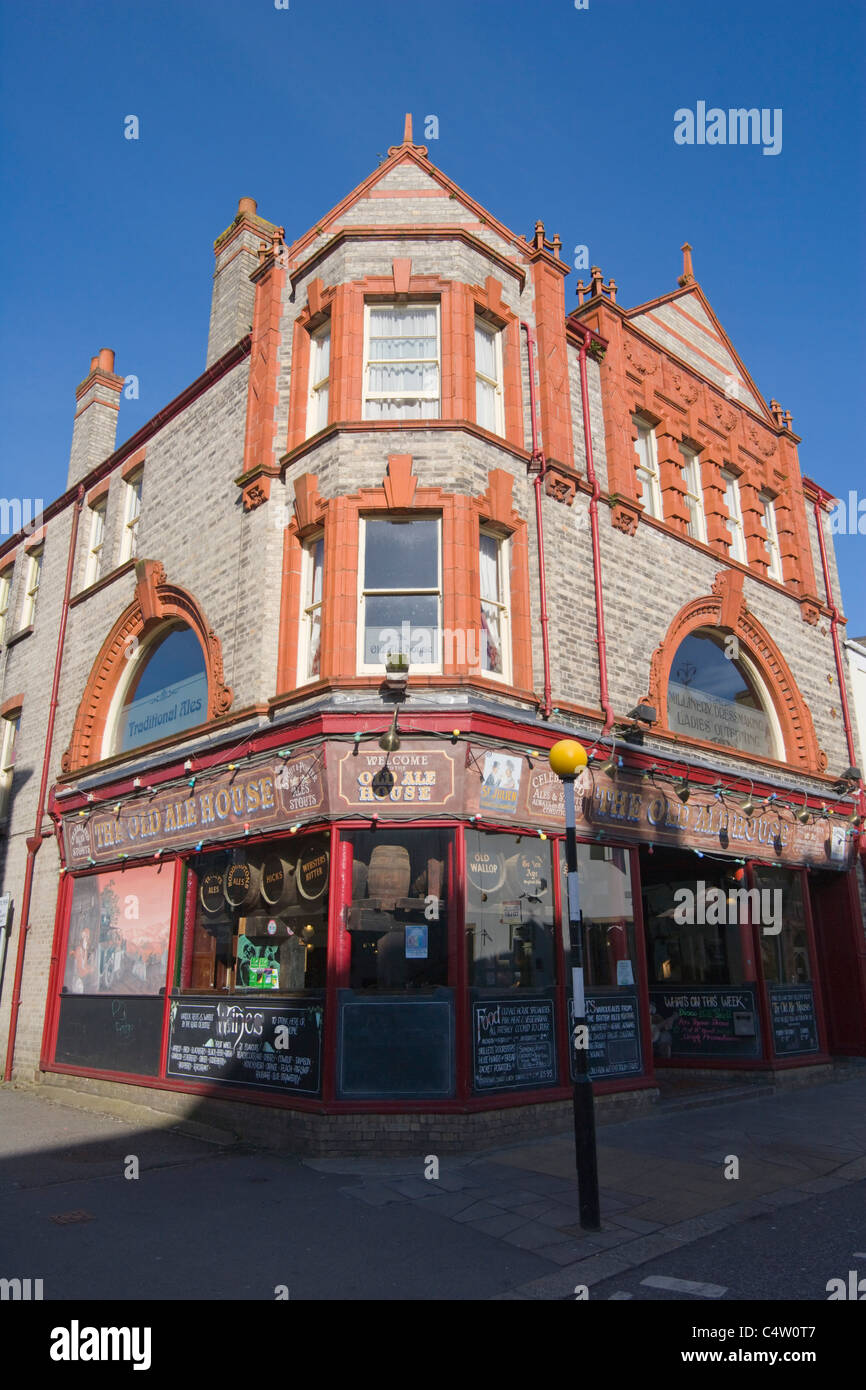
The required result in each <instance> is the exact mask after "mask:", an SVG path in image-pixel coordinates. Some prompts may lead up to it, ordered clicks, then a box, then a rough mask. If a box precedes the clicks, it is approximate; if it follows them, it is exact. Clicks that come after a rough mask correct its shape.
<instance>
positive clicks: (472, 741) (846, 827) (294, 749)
mask: <svg viewBox="0 0 866 1390" xmlns="http://www.w3.org/2000/svg"><path fill="white" fill-rule="evenodd" d="M398 713H399V710H398ZM392 730H393V739H392V742H391V744H390V746H389V745H388V740H387V737H386V736H383V735H382V734H381V733H380V731H379V730H371V731H369V732H366V731H365V732H359V731H355V732H348V731H343V730H339V731H335V732H328V733H327V734H325V735H322V736H321V737H322V738H324V739H325V740H326V742H328V743H343V744H346V745H347V746H348V747H349V748H350V749H351V750H352V752H353V753H354V754H355V755H357V754H359V753H360V752H361V750H362V747H363V745H364V744H365V743H368V742H371V741H373V740H376V741H377V742H378V744H379V746H380V747H386V756H385V761H384V764H383V768H382V769H380V773H379V776H380V777H381V773H382V772H383V771H384V772H386V773H389V772H390V769H389V760H390V757H391V753H392V752H396V751H397V750H398V749H399V748H400V738H399V733H402V734H403V736H404V737H406V738H412V739H415V738H425V739H433V740H438V741H440V742H442V743H445V744H450V745H451V746H455V745H458V744H460V743H465V744H466V745H467V762H469V761H471V762H472V763H473V764H474V765H475V767H476V769H477V770H478V772H479V773H480V774H481V776H482V778H483V769H482V767H481V765H480V764H479V762H478V759H477V758H476V756H475V752H474V749H473V745H474V746H475V747H476V748H478V749H480V750H482V751H484V752H487V751H492V750H498V751H499V752H505V753H508V754H509V755H510V756H512V757H522V758H525V759H526V762H527V764H528V766H529V767H530V768H534V767H537V766H538V765H539V764H542V765H546V764H547V756H548V755H547V750H542V749H538V748H535V747H530V746H529V745H528V744H520V743H517V742H514V743H508V744H505V743H503V742H502V741H497V740H494V739H490V738H489V737H485V736H483V735H478V734H468V733H465V732H464V731H463V730H462V729H460V728H459V727H455V728H452V729H425V728H418V727H416V726H414V725H413V726H412V727H411V728H405V729H401V730H398V727H397V718H396V716H395V719H394V722H393V725H392ZM256 737H257V735H256V734H250V735H248V736H247V737H246V738H245V739H243V740H242V741H241V742H240V743H239V744H237V745H236V746H235V747H234V748H231V749H229V750H227V751H226V752H225V753H224V754H223V755H222V756H223V758H225V759H226V761H225V762H223V761H221V762H220V765H219V771H221V772H227V773H228V774H229V777H228V784H229V785H230V784H231V783H232V782H233V781H234V778H235V777H236V776H237V774H238V773H239V772H240V771H242V770H243V768H244V766H246V767H249V768H250V769H254V768H256V767H258V766H260V765H264V764H266V763H267V762H269V761H272V760H273V759H274V758H275V757H276V758H280V759H283V760H284V762H285V761H286V760H288V759H290V758H291V759H296V758H302V757H304V756H305V755H308V756H310V757H311V759H312V760H313V761H312V765H311V766H310V767H308V768H307V769H306V770H304V771H302V772H299V773H297V787H298V788H299V789H303V786H304V784H305V782H308V781H310V780H311V779H312V778H313V777H314V776H315V775H317V774H318V772H319V770H320V768H321V767H322V766H323V764H324V760H325V750H324V745H323V744H318V746H317V744H316V743H314V742H312V741H308V742H303V743H299V744H297V745H295V746H291V747H282V748H278V749H276V750H275V752H267V753H261V752H257V751H256V750H255V749H254V748H253V747H252V744H253V743H254V741H255V738H256ZM600 745H601V737H599V738H596V740H595V742H594V743H593V744H592V745H591V746H590V747H589V748H588V750H587V765H586V768H585V769H584V772H585V773H586V774H587V775H588V777H589V788H588V792H589V795H588V797H587V795H586V792H584V798H583V806H584V808H585V816H586V824H582V825H581V826H580V828H579V831H580V834H581V836H584V837H586V838H590V837H591V838H594V839H595V840H596V841H606V842H608V843H615V842H617V841H618V840H620V839H622V838H623V837H622V835H621V834H618V833H617V829H616V827H615V826H614V827H610V826H605V825H601V824H599V823H598V822H597V821H596V820H594V819H593V805H594V803H595V801H596V798H597V796H598V792H599V789H598V787H597V783H596V772H597V771H598V772H600V773H601V774H603V775H604V776H606V777H607V778H609V779H610V780H611V781H612V782H613V784H614V786H615V785H616V783H617V779H618V777H619V774H620V772H623V771H625V772H626V773H627V774H628V775H629V778H630V781H629V783H627V784H626V786H630V787H631V788H632V789H633V788H634V785H635V784H634V782H632V781H631V778H632V777H633V776H634V774H637V773H639V776H638V778H637V783H638V785H640V784H643V785H646V784H647V783H649V784H650V785H651V786H652V787H654V788H655V789H656V791H657V792H658V793H659V795H660V797H661V798H663V802H664V808H663V814H664V823H663V829H664V830H666V831H668V832H675V831H676V830H678V829H683V828H685V827H684V825H683V824H682V822H681V821H680V819H679V817H680V815H681V814H682V813H680V812H678V811H677V812H676V814H675V817H674V818H673V819H671V818H670V806H671V802H670V800H669V796H668V789H670V791H671V792H672V793H673V794H674V795H675V796H676V798H677V799H678V801H679V802H680V804H681V805H683V806H686V805H687V803H688V801H689V798H690V796H691V794H692V792H693V791H698V792H699V793H704V792H707V791H709V792H712V793H713V801H712V802H710V803H708V804H709V805H710V806H716V805H720V806H721V807H722V808H723V813H724V822H723V823H720V824H719V826H718V834H719V837H720V840H721V838H722V836H727V833H728V829H729V825H730V818H731V816H732V815H739V816H741V817H742V818H743V820H744V822H745V824H747V825H750V826H754V825H755V824H756V823H759V822H761V821H763V820H765V818H766V817H767V816H774V817H775V818H776V825H775V827H774V829H775V834H774V835H773V837H772V840H771V841H770V842H769V843H771V844H772V846H773V848H774V850H775V851H776V853H777V854H778V853H780V852H781V850H782V848H783V837H782V826H783V824H790V825H791V826H792V827H794V826H795V823H799V824H800V825H802V826H804V827H807V826H809V825H812V824H817V823H819V822H820V821H822V820H824V821H826V822H827V825H828V830H829V832H830V834H831V836H832V830H834V829H835V830H837V831H843V832H844V836H845V839H846V841H847V840H848V839H850V838H852V837H856V836H858V835H859V834H860V829H861V827H862V826H863V825H864V822H866V817H864V816H863V815H862V814H860V812H859V810H858V808H857V806H856V805H855V807H854V809H853V811H852V812H851V813H850V814H848V812H847V810H845V809H840V807H839V806H838V805H828V804H827V802H826V801H825V800H822V801H821V803H820V809H819V810H818V809H814V808H810V807H809V805H808V802H809V795H810V794H809V792H808V791H805V790H804V791H803V792H802V797H803V800H802V803H799V802H796V801H793V800H790V799H789V798H788V797H786V796H785V795H783V794H780V793H779V792H776V791H774V792H771V793H769V794H767V795H765V796H761V795H759V796H757V797H756V796H755V791H754V786H755V784H754V780H753V779H752V778H748V779H745V778H743V779H741V780H748V781H749V783H750V789H749V792H748V795H747V796H746V799H745V800H740V799H739V798H740V797H741V795H742V793H737V792H735V791H734V790H733V789H732V788H730V787H727V786H725V784H724V783H723V782H722V781H721V780H717V781H716V782H715V783H712V784H710V783H706V782H702V781H693V780H692V779H691V773H692V772H693V771H695V768H689V766H686V767H685V770H684V771H683V772H682V773H676V772H672V771H665V770H664V769H663V768H662V767H661V766H660V764H659V763H657V762H652V763H651V764H650V765H649V766H648V767H645V768H643V769H642V770H640V769H639V768H638V767H637V766H636V765H632V766H629V767H627V766H626V765H625V763H624V760H623V757H622V755H621V754H620V753H618V752H617V745H616V740H615V739H613V740H612V741H611V744H610V749H609V752H608V751H607V750H606V749H605V748H600ZM606 752H607V756H605V753H606ZM253 760H254V761H253ZM215 770H216V769H215V768H212V767H210V766H208V767H200V768H198V769H196V768H195V766H194V762H193V759H192V758H187V759H186V760H185V762H184V766H183V771H184V776H183V777H182V778H168V779H166V780H165V781H162V782H158V783H155V784H154V783H152V782H143V781H142V777H141V776H135V777H134V778H133V782H132V795H130V794H129V793H126V794H124V796H123V797H122V798H121V799H117V797H116V796H112V797H110V798H106V799H105V800H104V801H102V800H98V799H97V797H96V795H95V794H94V792H93V791H88V792H87V793H86V797H87V805H86V806H83V807H81V808H79V810H78V818H79V819H80V820H82V821H83V822H84V824H85V825H86V824H88V823H89V821H90V819H91V817H92V816H93V815H95V814H97V813H99V814H100V815H104V814H105V811H106V809H107V808H110V809H111V810H112V812H113V813H114V815H115V816H119V815H120V814H121V811H123V810H124V809H128V808H130V807H134V806H135V805H136V804H137V803H139V802H142V801H143V802H144V803H145V804H147V803H148V802H150V801H151V800H152V799H153V798H154V797H156V796H161V795H167V794H170V793H171V792H172V791H174V790H176V789H178V788H181V787H183V786H186V787H187V788H188V790H189V792H190V793H191V792H193V791H194V790H195V787H196V784H197V782H198V781H199V780H200V779H201V778H203V777H208V778H210V777H211V776H212V774H213V773H214V771H215ZM701 770H704V769H701ZM855 771H856V769H849V772H852V773H853V772H855ZM732 775H733V774H732ZM277 776H278V778H279V773H278V774H277ZM374 782H375V779H374ZM850 783H851V779H847V778H842V779H840V782H839V783H837V784H834V789H835V788H836V787H841V786H842V785H843V784H844V785H845V790H846V793H847V795H848V796H852V795H856V793H857V786H856V784H854V785H851V784H850ZM278 785H279V782H278ZM393 785H394V783H393V775H392V780H391V781H390V782H389V780H388V777H387V776H386V777H385V778H384V779H382V780H381V781H380V784H379V787H378V788H377V787H376V786H375V785H374V786H373V789H372V790H373V795H377V796H378V797H379V798H380V800H381V802H382V804H383V808H384V806H385V805H386V804H387V802H388V799H389V792H390V789H391V787H392V786H393ZM577 790H578V793H580V791H581V790H582V788H581V779H580V778H578V779H577ZM813 799H814V798H813ZM840 799H841V798H840ZM404 804H405V803H404ZM706 804H707V803H704V802H702V805H706ZM783 813H785V815H786V816H787V815H790V817H791V820H790V822H788V821H786V820H783ZM385 818H386V813H384V809H383V813H380V812H379V811H372V812H369V813H367V812H365V811H364V810H362V809H360V808H353V809H352V810H349V811H347V812H345V813H342V812H332V813H329V814H326V815H322V816H318V817H315V816H314V817H312V818H311V819H309V820H306V821H297V822H295V823H293V824H291V825H289V826H287V827H282V829H283V830H287V831H288V833H289V834H291V835H296V834H297V833H298V832H299V831H300V830H302V829H304V830H315V829H317V828H319V827H320V826H321V824H329V825H330V824H338V823H342V822H345V821H353V822H355V823H356V824H357V822H358V821H362V822H367V823H368V824H369V825H370V828H371V829H372V830H375V829H376V828H377V827H378V826H380V825H382V824H383V820H384V819H385ZM55 819H56V821H57V823H58V824H57V828H58V834H59V822H60V819H61V816H60V814H57V813H55ZM421 821H423V822H424V823H427V824H429V823H430V822H435V821H443V822H445V821H447V822H448V823H450V824H454V823H462V824H464V825H467V826H468V827H470V828H471V829H478V830H487V829H490V830H494V831H503V830H504V827H503V826H502V825H501V823H499V822H494V821H491V820H488V819H487V818H485V817H484V816H482V815H480V814H478V813H474V814H469V815H466V814H463V815H461V814H460V813H459V812H452V811H449V812H436V811H434V810H432V809H431V810H430V811H429V812H427V811H425V812H424V813H423V814H421V815H418V816H406V815H400V816H399V823H400V824H401V825H412V824H418V823H420V822H421ZM242 824H243V832H242V835H228V836H224V837H222V838H221V841H220V842H222V839H225V840H234V839H241V838H242V839H244V840H246V839H252V838H253V837H258V838H261V837H264V836H265V835H272V834H273V833H274V827H273V826H270V825H268V826H262V825H257V826H253V825H252V824H251V823H250V822H243V823H242ZM232 829H236V827H232ZM513 830H514V831H515V832H517V831H518V830H519V831H520V834H521V835H522V836H524V837H525V836H527V835H529V836H537V837H538V838H539V839H541V840H547V839H548V838H549V837H550V836H554V837H555V836H556V835H557V834H558V833H559V832H556V831H551V832H548V831H545V830H543V829H540V828H536V829H535V830H527V829H525V828H524V827H513ZM745 838H746V839H749V838H750V837H749V836H746V837H745ZM663 842H664V841H663ZM206 843H212V841H210V840H208V841H206V839H205V838H204V837H203V838H201V839H199V840H198V841H197V842H196V843H195V845H194V846H192V848H193V849H194V850H195V851H196V852H200V851H202V850H203V849H204V848H205V845H206ZM643 843H644V844H647V842H646V841H643ZM764 843H765V841H764V840H761V841H760V844H762V845H763V844H764ZM723 847H724V845H723ZM647 848H648V851H649V853H650V854H652V853H653V852H654V849H655V844H654V843H653V842H649V843H648V844H647ZM682 848H685V849H689V848H691V850H692V853H694V854H695V855H696V856H697V858H699V859H704V858H706V859H712V860H718V861H719V862H723V863H732V862H733V863H738V864H745V863H746V859H745V858H741V857H737V856H734V855H731V854H713V853H712V852H711V851H709V850H706V849H703V850H702V849H697V848H693V847H691V846H682ZM173 853H174V851H173V849H171V848H169V849H166V848H165V847H164V846H163V847H161V848H159V849H155V850H145V849H143V848H142V849H141V850H139V849H138V848H136V849H135V850H134V851H133V853H132V854H130V853H129V852H125V851H120V852H119V853H118V855H117V856H116V858H117V859H119V860H120V862H121V865H123V864H124V863H125V862H127V861H129V860H134V861H136V862H142V861H144V862H147V861H150V860H153V861H155V862H159V861H160V860H161V859H162V858H163V857H164V856H166V855H168V856H171V854H173ZM749 857H750V858H760V857H761V856H754V855H753V856H749ZM99 862H103V861H97V860H96V859H95V858H94V857H93V856H92V855H89V856H88V857H87V860H86V861H85V863H86V867H88V868H93V867H95V866H96V865H97V864H98V863H99ZM770 862H772V863H773V864H774V866H775V867H782V866H781V865H780V864H778V863H777V862H776V861H770ZM82 867H83V866H82ZM60 872H61V873H66V872H69V869H68V868H67V867H66V866H62V867H61V870H60Z"/></svg>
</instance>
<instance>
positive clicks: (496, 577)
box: [479, 531, 511, 680]
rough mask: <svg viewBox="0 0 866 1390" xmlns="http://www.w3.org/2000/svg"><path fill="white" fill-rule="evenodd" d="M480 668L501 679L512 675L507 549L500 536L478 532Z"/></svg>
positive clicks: (507, 546)
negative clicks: (479, 533)
mask: <svg viewBox="0 0 866 1390" xmlns="http://www.w3.org/2000/svg"><path fill="white" fill-rule="evenodd" d="M480 539H481V549H480V556H479V564H480V571H481V669H482V671H487V672H488V674H489V675H491V676H501V677H502V678H503V679H504V680H508V679H510V676H511V669H510V668H511V651H510V646H511V644H510V640H509V630H508V604H509V584H508V551H509V543H508V541H507V540H506V539H504V538H503V537H502V536H497V535H494V534H493V533H492V532H489V531H482V532H481V538H480Z"/></svg>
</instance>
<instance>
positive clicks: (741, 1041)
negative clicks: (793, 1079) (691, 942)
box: [650, 985, 761, 1061]
mask: <svg viewBox="0 0 866 1390" xmlns="http://www.w3.org/2000/svg"><path fill="white" fill-rule="evenodd" d="M650 1022H651V1024H652V1030H653V1053H654V1055H655V1057H656V1060H657V1061H658V1060H661V1061H664V1060H666V1059H668V1058H670V1057H760V1055H761V1036H760V1028H759V1025H758V1001H757V999H756V997H755V987H754V985H732V986H731V987H730V989H700V988H698V989H653V990H650Z"/></svg>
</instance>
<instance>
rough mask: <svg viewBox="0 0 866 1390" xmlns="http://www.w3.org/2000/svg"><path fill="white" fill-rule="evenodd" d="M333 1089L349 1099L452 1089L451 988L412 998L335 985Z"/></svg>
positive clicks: (428, 1095)
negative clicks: (336, 1014) (336, 1013)
mask: <svg viewBox="0 0 866 1390" xmlns="http://www.w3.org/2000/svg"><path fill="white" fill-rule="evenodd" d="M338 998H339V1010H340V1012H339V1022H338V1030H337V1031H338V1037H337V1092H338V1094H339V1095H340V1096H342V1097H346V1098H348V1097H355V1098H366V1099H375V1098H379V1097H382V1098H387V1097H392V1098H398V1097H406V1098H415V1099H429V1098H435V1097H446V1096H453V1094H454V992H453V990H450V989H445V988H440V989H437V990H434V991H433V993H432V994H431V995H426V996H425V995H422V996H420V997H417V998H415V999H406V998H405V997H404V998H400V999H387V998H382V996H381V995H373V996H370V997H368V998H364V996H363V995H360V994H356V993H355V992H354V991H353V990H340V991H339V993H338Z"/></svg>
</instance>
